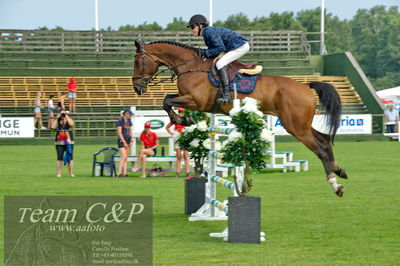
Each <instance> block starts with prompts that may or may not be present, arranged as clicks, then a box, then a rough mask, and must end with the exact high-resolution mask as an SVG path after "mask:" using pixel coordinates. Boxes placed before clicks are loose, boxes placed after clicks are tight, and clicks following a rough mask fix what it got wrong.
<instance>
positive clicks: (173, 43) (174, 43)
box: [148, 41, 197, 51]
mask: <svg viewBox="0 0 400 266" xmlns="http://www.w3.org/2000/svg"><path fill="white" fill-rule="evenodd" d="M150 44H169V45H175V46H179V47H182V48H185V49H190V50H193V51H196V50H197V48H196V47H193V46H190V45H187V44H184V43H180V42H173V41H154V42H151V43H148V45H150Z"/></svg>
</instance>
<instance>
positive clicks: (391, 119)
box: [384, 104, 399, 133]
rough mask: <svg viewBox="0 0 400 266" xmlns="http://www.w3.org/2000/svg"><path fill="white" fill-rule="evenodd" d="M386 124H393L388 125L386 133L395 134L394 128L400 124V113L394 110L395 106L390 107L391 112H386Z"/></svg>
mask: <svg viewBox="0 0 400 266" xmlns="http://www.w3.org/2000/svg"><path fill="white" fill-rule="evenodd" d="M384 114H385V124H386V123H391V124H389V125H386V132H387V133H395V132H394V127H395V125H396V123H397V122H399V111H397V110H396V109H394V105H393V104H392V105H390V106H389V110H388V109H386V110H385V113H384Z"/></svg>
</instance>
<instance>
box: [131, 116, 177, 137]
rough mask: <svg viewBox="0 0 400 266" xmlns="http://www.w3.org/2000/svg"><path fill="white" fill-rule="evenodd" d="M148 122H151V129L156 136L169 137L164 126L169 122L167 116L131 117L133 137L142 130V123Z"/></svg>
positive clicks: (137, 135) (138, 134)
mask: <svg viewBox="0 0 400 266" xmlns="http://www.w3.org/2000/svg"><path fill="white" fill-rule="evenodd" d="M146 122H149V123H150V124H151V131H153V132H155V133H156V134H157V136H158V137H170V136H171V135H170V134H169V133H168V132H167V130H166V129H165V127H166V126H167V125H168V123H169V117H167V116H164V117H162V116H160V117H157V118H156V117H154V116H153V117H143V116H141V117H132V131H133V134H132V135H133V137H139V136H140V134H141V133H142V132H143V130H144V124H145V123H146Z"/></svg>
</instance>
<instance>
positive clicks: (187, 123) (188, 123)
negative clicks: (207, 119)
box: [182, 116, 196, 127]
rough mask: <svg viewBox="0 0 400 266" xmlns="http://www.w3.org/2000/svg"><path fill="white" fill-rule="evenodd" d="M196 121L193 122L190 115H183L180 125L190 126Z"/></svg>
mask: <svg viewBox="0 0 400 266" xmlns="http://www.w3.org/2000/svg"><path fill="white" fill-rule="evenodd" d="M195 123H196V122H194V120H193V119H192V118H191V117H190V116H185V117H183V118H182V126H185V127H187V126H191V125H193V124H195Z"/></svg>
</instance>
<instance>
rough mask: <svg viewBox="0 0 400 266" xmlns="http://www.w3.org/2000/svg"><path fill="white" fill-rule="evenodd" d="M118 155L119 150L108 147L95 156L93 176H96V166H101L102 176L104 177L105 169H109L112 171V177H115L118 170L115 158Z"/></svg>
mask: <svg viewBox="0 0 400 266" xmlns="http://www.w3.org/2000/svg"><path fill="white" fill-rule="evenodd" d="M117 153H118V149H116V148H113V147H107V148H103V149H101V150H99V151H98V152H96V153H95V154H93V167H92V176H94V173H95V169H96V165H99V166H100V176H103V171H104V169H105V167H108V168H109V169H110V176H115V174H116V169H115V163H114V156H115V154H117Z"/></svg>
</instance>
